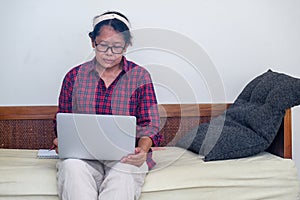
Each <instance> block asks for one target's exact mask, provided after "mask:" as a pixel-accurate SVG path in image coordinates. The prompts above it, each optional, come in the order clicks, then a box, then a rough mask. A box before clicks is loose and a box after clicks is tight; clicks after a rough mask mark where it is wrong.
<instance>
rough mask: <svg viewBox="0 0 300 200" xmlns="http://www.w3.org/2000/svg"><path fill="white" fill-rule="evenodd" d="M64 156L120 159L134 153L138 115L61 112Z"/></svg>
mask: <svg viewBox="0 0 300 200" xmlns="http://www.w3.org/2000/svg"><path fill="white" fill-rule="evenodd" d="M56 120H57V136H58V150H59V157H60V158H79V159H89V160H120V159H121V158H122V157H124V156H126V155H128V154H132V153H134V149H135V141H136V117H134V116H123V115H96V114H77V113H58V114H57V116H56Z"/></svg>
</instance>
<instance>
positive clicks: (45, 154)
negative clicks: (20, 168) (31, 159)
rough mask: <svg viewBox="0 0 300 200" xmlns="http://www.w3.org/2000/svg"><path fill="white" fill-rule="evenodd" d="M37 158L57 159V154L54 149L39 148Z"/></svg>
mask: <svg viewBox="0 0 300 200" xmlns="http://www.w3.org/2000/svg"><path fill="white" fill-rule="evenodd" d="M37 157H38V158H44V159H57V158H59V157H58V154H57V153H56V152H55V150H50V151H49V149H39V150H38V154H37Z"/></svg>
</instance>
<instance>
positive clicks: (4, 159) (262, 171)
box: [0, 147, 300, 200]
mask: <svg viewBox="0 0 300 200" xmlns="http://www.w3.org/2000/svg"><path fill="white" fill-rule="evenodd" d="M153 157H154V159H155V160H156V162H157V165H156V166H155V167H154V168H153V170H151V171H150V172H149V174H148V175H147V177H146V180H145V184H144V186H143V189H142V195H141V200H152V199H153V200H154V199H155V200H157V199H172V200H176V199H197V200H201V199H203V200H204V199H205V200H209V199H214V200H215V199H222V200H223V199H230V200H234V199H238V200H250V199H253V200H254V199H255V200H256V199H266V200H268V199H272V200H277V199H278V200H285V199H286V200H297V199H300V198H299V196H300V195H299V193H300V192H299V181H298V176H297V170H296V167H295V163H294V162H293V160H290V159H283V158H280V157H277V156H274V155H272V154H270V153H267V152H263V153H260V154H258V155H255V156H252V157H248V158H241V159H232V160H226V161H213V162H204V161H203V160H202V158H201V157H199V156H198V155H197V154H194V153H192V152H189V151H186V150H184V149H181V148H177V147H166V148H156V149H155V151H154V152H153ZM56 162H57V160H56V159H38V158H37V151H36V150H13V149H0V199H1V200H2V199H16V200H18V199H28V200H35V199H46V200H48V199H49V200H52V199H53V200H57V199H58V197H57V188H56V168H55V164H56Z"/></svg>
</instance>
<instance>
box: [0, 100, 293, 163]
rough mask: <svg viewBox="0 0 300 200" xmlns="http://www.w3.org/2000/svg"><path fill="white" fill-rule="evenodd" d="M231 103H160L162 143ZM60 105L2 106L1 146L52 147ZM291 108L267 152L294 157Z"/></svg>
mask: <svg viewBox="0 0 300 200" xmlns="http://www.w3.org/2000/svg"><path fill="white" fill-rule="evenodd" d="M229 106H230V104H160V105H159V113H160V121H161V129H160V133H161V134H162V135H163V137H164V140H163V142H162V143H161V146H174V144H175V143H176V141H177V140H178V139H179V138H180V137H181V136H182V135H184V134H185V133H187V132H189V131H190V130H192V129H193V128H194V127H196V126H198V125H199V124H201V123H205V122H208V121H210V120H211V119H212V118H214V117H216V116H218V115H220V114H222V113H223V112H224V111H225V110H226V109H227V108H228V107H229ZM56 111H57V106H1V107H0V148H9V149H40V148H49V147H50V146H51V145H52V140H53V138H54V137H55V134H54V130H53V117H54V116H55V114H56ZM291 126H292V125H291V110H290V109H288V110H287V111H286V114H285V117H284V119H283V121H282V124H281V126H280V129H279V131H278V133H277V136H276V138H275V139H274V141H273V143H272V144H271V146H270V147H269V148H268V150H267V151H268V152H270V153H273V154H275V155H278V156H280V157H283V158H292V141H291V140H292V137H291V135H292V129H291Z"/></svg>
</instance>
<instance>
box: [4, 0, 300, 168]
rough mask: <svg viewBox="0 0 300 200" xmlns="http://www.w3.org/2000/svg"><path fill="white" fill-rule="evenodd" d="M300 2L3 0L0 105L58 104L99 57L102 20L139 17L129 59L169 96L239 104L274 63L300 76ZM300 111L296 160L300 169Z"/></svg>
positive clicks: (161, 96)
mask: <svg viewBox="0 0 300 200" xmlns="http://www.w3.org/2000/svg"><path fill="white" fill-rule="evenodd" d="M299 9H300V1H298V0H219V1H218V0H189V1H178V0H177V1H176V0H164V1H159V0H152V1H140V0H129V1H121V0H110V1H104V0H77V1H74V0H51V1H50V0H42V1H41V0H26V1H21V0H1V2H0V13H1V18H0V24H1V33H0V35H1V37H0V44H1V45H0V58H1V59H0V63H1V65H0V91H1V94H0V106H7V105H56V104H57V98H58V94H59V90H60V85H61V82H62V79H63V76H64V75H65V73H66V72H67V71H68V70H69V69H70V68H72V67H74V66H76V65H78V64H80V63H82V62H85V61H87V60H89V59H91V58H92V57H93V49H92V47H91V44H90V40H89V38H88V36H87V34H88V32H89V31H91V29H92V18H93V17H94V16H95V15H98V14H101V13H103V12H104V11H108V10H117V11H121V12H122V13H124V14H125V15H126V16H127V17H128V18H129V20H130V21H131V25H132V30H133V33H134V41H133V42H134V45H133V46H132V47H130V48H129V49H128V53H127V57H128V58H129V59H132V60H134V61H135V62H137V63H139V64H140V65H143V66H145V67H146V68H147V69H148V70H149V71H150V73H151V75H152V78H153V82H154V83H155V89H156V92H157V97H158V101H159V103H178V102H180V103H194V102H199V103H216V102H229V103H231V102H233V101H234V100H235V98H236V97H237V95H238V94H239V93H240V92H241V90H242V89H243V88H244V87H245V85H246V84H247V83H248V82H249V81H251V80H252V79H253V78H255V77H256V76H258V75H260V74H262V73H263V72H265V71H266V70H267V69H272V70H274V71H278V72H282V73H286V74H289V75H292V76H295V77H300V67H299V65H300V55H299V52H300V37H299V35H300V23H299V19H300V12H299ZM299 120H300V109H299V108H298V107H296V108H293V159H294V160H295V161H296V165H297V167H298V169H300V153H299V145H300V142H299V141H300V136H299V131H300V124H299Z"/></svg>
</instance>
